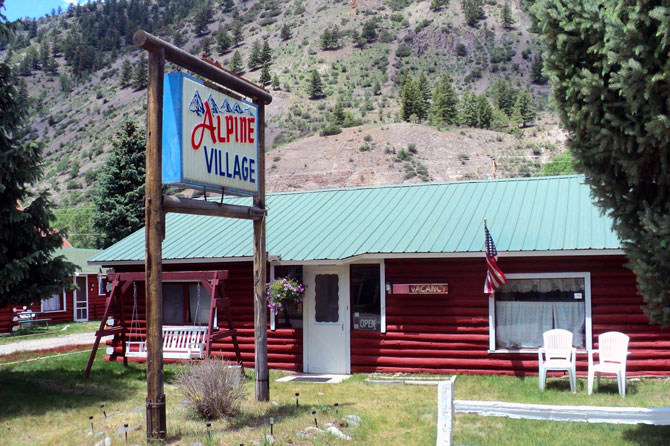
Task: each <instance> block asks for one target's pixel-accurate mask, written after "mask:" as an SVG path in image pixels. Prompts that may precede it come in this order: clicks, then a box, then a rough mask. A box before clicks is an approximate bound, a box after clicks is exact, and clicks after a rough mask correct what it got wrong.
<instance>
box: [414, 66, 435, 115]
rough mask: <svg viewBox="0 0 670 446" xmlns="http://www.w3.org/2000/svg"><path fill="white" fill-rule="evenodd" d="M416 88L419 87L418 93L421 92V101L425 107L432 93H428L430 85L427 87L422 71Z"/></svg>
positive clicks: (426, 80)
mask: <svg viewBox="0 0 670 446" xmlns="http://www.w3.org/2000/svg"><path fill="white" fill-rule="evenodd" d="M417 86H418V87H419V91H421V99H422V100H423V102H424V103H425V104H426V107H427V106H428V103H429V102H430V98H431V97H432V93H431V91H430V85H428V78H427V77H426V74H425V73H424V72H423V71H422V72H421V74H420V75H419V80H418V82H417Z"/></svg>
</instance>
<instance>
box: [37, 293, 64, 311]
mask: <svg viewBox="0 0 670 446" xmlns="http://www.w3.org/2000/svg"><path fill="white" fill-rule="evenodd" d="M64 310H65V290H63V292H62V293H57V294H52V295H51V296H50V297H47V298H46V299H42V311H43V312H44V311H64Z"/></svg>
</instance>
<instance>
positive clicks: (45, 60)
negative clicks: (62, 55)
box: [40, 40, 50, 71]
mask: <svg viewBox="0 0 670 446" xmlns="http://www.w3.org/2000/svg"><path fill="white" fill-rule="evenodd" d="M49 59H50V57H49V43H48V42H47V41H46V40H44V41H42V43H41V44H40V66H41V67H42V70H44V71H46V70H47V65H48V64H49Z"/></svg>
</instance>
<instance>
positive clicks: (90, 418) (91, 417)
mask: <svg viewBox="0 0 670 446" xmlns="http://www.w3.org/2000/svg"><path fill="white" fill-rule="evenodd" d="M88 419H89V420H91V434H93V415H89V417H88Z"/></svg>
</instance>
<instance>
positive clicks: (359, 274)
mask: <svg viewBox="0 0 670 446" xmlns="http://www.w3.org/2000/svg"><path fill="white" fill-rule="evenodd" d="M379 270H380V267H379V265H351V270H350V273H351V308H352V315H353V329H354V330H375V331H379V329H380V315H381V293H380V279H379V274H380V271H379Z"/></svg>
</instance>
